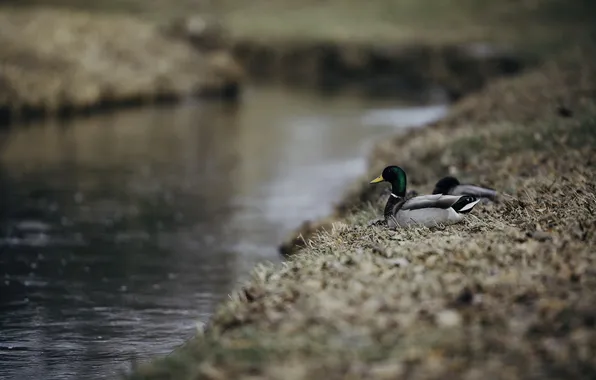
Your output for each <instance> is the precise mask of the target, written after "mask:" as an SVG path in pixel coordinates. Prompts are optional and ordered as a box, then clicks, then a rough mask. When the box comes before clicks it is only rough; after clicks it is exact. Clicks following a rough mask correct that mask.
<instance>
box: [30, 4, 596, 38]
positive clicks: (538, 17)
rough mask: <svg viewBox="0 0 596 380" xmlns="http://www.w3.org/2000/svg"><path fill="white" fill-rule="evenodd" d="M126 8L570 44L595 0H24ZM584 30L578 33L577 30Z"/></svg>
mask: <svg viewBox="0 0 596 380" xmlns="http://www.w3.org/2000/svg"><path fill="white" fill-rule="evenodd" d="M19 4H20V5H39V4H44V5H53V6H63V7H75V8H82V9H87V10H89V9H91V10H99V11H103V12H105V11H109V12H126V13H132V14H135V15H140V16H142V17H145V18H147V19H150V20H153V21H158V22H164V21H167V20H168V19H171V18H176V17H180V16H187V15H189V14H197V13H199V14H203V15H208V16H213V17H218V18H221V19H222V20H223V22H224V23H225V25H226V26H227V27H228V28H229V29H230V31H231V33H232V35H233V36H234V37H235V38H236V39H244V40H265V41H272V40H273V41H286V42H288V41H292V40H300V41H305V40H306V41H311V42H312V41H327V42H334V43H342V42H351V43H354V42H365V43H379V44H384V43H393V44H395V43H398V44H402V43H404V42H405V43H407V44H411V43H418V44H422V43H423V44H431V45H443V44H453V43H455V44H461V43H466V42H477V41H480V42H486V41H489V42H494V43H499V44H515V45H518V46H524V47H529V46H533V48H536V46H539V45H540V46H543V45H548V46H551V45H552V44H561V43H563V44H565V43H566V42H567V41H569V39H570V38H578V37H579V36H581V33H582V32H583V30H582V29H583V25H584V24H585V22H586V21H587V22H590V21H591V18H590V16H589V15H590V14H592V13H591V12H592V11H593V10H594V5H593V4H592V2H591V1H590V0H576V1H574V2H569V1H564V0H531V1H517V0H515V1H514V0H504V1H482V2H479V1H477V0H400V1H393V0H375V1H371V2H368V3H366V4H364V3H362V2H361V1H358V0H325V1H322V0H308V1H296V0H274V1H271V0H254V1H250V2H247V1H239V0H220V1H206V0H175V1H168V0H150V1H139V0H106V1H102V2H89V1H81V0H51V1H47V0H26V1H21V2H19ZM578 32H580V33H578Z"/></svg>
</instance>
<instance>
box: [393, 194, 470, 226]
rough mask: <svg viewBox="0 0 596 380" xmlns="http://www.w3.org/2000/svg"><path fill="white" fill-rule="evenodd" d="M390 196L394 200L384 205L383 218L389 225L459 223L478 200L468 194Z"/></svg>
mask: <svg viewBox="0 0 596 380" xmlns="http://www.w3.org/2000/svg"><path fill="white" fill-rule="evenodd" d="M391 198H393V199H395V201H392V200H391V199H389V200H388V202H387V206H386V207H385V219H386V221H387V225H388V226H389V227H406V226H410V225H419V226H426V227H435V226H437V225H439V224H444V225H449V224H455V223H459V222H461V221H462V220H463V218H464V215H465V214H467V213H469V212H470V211H472V209H473V208H474V206H476V204H477V203H478V202H479V201H480V200H479V199H476V198H475V197H472V196H468V195H463V196H458V195H442V194H433V195H421V196H417V197H414V198H410V199H406V200H401V201H400V200H398V198H395V197H393V196H391ZM394 203H395V204H394ZM388 207H389V209H388Z"/></svg>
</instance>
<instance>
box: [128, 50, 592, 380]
mask: <svg viewBox="0 0 596 380" xmlns="http://www.w3.org/2000/svg"><path fill="white" fill-rule="evenodd" d="M595 58H596V52H595V51H594V50H593V49H592V48H577V49H572V50H570V51H569V52H568V54H565V55H563V56H561V57H559V58H558V59H554V60H552V61H550V62H548V63H546V64H545V65H544V66H543V67H541V68H539V69H537V70H534V71H532V72H528V73H526V74H524V75H522V76H520V77H517V78H512V79H506V80H501V81H499V82H495V83H493V84H492V85H489V86H488V87H487V88H486V89H485V90H483V91H482V92H481V93H479V94H477V95H474V96H472V97H469V98H467V99H466V100H464V101H462V102H461V103H460V104H459V105H457V106H456V107H455V109H454V110H453V112H452V114H451V115H450V116H449V117H448V118H447V119H445V120H443V121H440V122H438V123H436V124H434V125H432V126H430V127H428V128H425V129H422V130H416V131H412V132H410V133H408V134H406V135H404V136H399V137H396V138H394V139H389V140H387V141H383V142H381V143H380V144H379V146H378V148H377V149H376V150H375V152H374V154H373V156H372V167H371V171H370V173H369V175H368V176H366V178H363V181H362V183H361V184H358V185H357V186H355V188H354V190H353V192H352V193H351V194H349V195H348V196H347V197H346V199H345V200H344V202H343V203H342V205H343V207H341V208H340V211H339V212H338V215H337V216H336V217H335V218H332V222H333V223H330V224H328V225H327V229H326V231H324V232H320V233H318V234H317V235H316V236H314V237H311V239H310V240H309V243H308V244H307V246H306V247H305V248H302V249H300V250H299V251H298V252H297V253H296V254H295V255H293V256H292V257H291V258H290V259H289V260H288V262H287V263H285V264H284V265H283V266H282V267H281V268H275V267H260V268H257V269H256V270H255V271H254V275H253V278H252V279H251V280H250V281H249V282H248V283H247V284H246V285H245V286H243V287H242V288H240V289H238V290H237V291H236V292H235V293H234V294H233V296H232V298H231V299H230V300H229V301H227V302H225V303H224V304H223V305H221V307H220V308H219V310H218V312H217V314H216V315H215V316H214V317H213V319H212V321H211V322H210V324H209V328H208V329H206V331H204V333H202V334H200V336H198V337H197V338H195V339H193V340H192V341H190V342H189V343H188V344H187V345H186V346H185V347H183V348H181V349H180V350H178V351H176V352H175V353H173V354H172V355H170V356H169V357H168V358H166V359H162V360H159V361H156V362H154V363H151V364H149V365H142V366H139V367H138V368H136V371H135V372H134V373H133V374H132V375H130V377H129V378H130V379H225V378H239V379H240V378H241V379H261V378H267V379H310V378H326V379H360V378H372V379H398V378H404V379H405V378H407V379H444V378H462V379H486V378H490V379H501V378H502V379H521V378H523V379H544V378H553V379H554V378H585V379H589V378H594V377H595V376H596V359H595V358H596V307H595V306H594V305H596V256H595V255H594V252H595V248H596V195H595V194H596V67H594V65H593V62H594V59H595ZM387 164H398V165H400V166H402V167H404V168H405V169H406V171H407V173H408V174H409V178H410V182H411V184H412V186H411V188H416V189H417V190H418V191H421V192H424V191H430V190H431V189H432V185H433V184H434V182H435V181H436V179H437V178H439V177H440V176H442V175H445V174H447V173H452V174H456V175H458V176H459V177H461V178H462V179H464V180H468V181H470V182H474V183H481V184H486V185H490V186H493V187H495V188H497V189H499V190H500V191H501V192H502V193H503V196H502V197H501V201H500V202H499V203H497V204H489V205H482V206H479V207H477V208H476V209H475V210H474V212H473V213H472V214H471V215H469V217H468V218H467V219H466V221H465V222H464V223H462V224H459V225H454V226H449V227H443V228H435V229H428V228H409V229H399V230H397V231H393V230H388V229H386V228H382V227H368V223H369V222H370V221H371V220H372V219H374V218H376V217H377V216H379V215H380V213H381V212H380V210H381V207H382V204H383V202H384V201H385V197H384V196H382V193H383V191H382V190H381V187H378V186H377V187H373V186H371V185H368V184H365V180H366V179H370V178H372V177H371V176H376V175H377V174H378V172H379V170H380V169H381V168H382V167H383V166H384V165H387ZM369 177H370V178H369Z"/></svg>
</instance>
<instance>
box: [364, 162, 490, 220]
mask: <svg viewBox="0 0 596 380" xmlns="http://www.w3.org/2000/svg"><path fill="white" fill-rule="evenodd" d="M380 182H389V183H390V184H391V193H390V195H389V199H388V200H387V204H386V205H385V210H384V217H385V223H386V225H387V226H388V227H390V228H395V227H398V226H399V227H406V226H409V225H422V226H426V227H435V226H437V225H439V224H443V225H450V224H455V223H459V222H461V221H462V220H463V219H464V216H465V215H466V214H468V213H469V212H470V211H472V209H473V208H474V206H476V204H478V202H479V201H480V199H478V198H476V197H475V196H472V195H448V194H431V195H418V196H414V197H411V198H410V197H407V196H406V186H407V176H406V172H405V171H404V170H403V169H402V168H400V167H399V166H395V165H391V166H387V167H386V168H385V169H383V172H382V173H381V175H379V176H378V177H376V178H375V179H373V180H372V181H370V183H371V184H375V183H380Z"/></svg>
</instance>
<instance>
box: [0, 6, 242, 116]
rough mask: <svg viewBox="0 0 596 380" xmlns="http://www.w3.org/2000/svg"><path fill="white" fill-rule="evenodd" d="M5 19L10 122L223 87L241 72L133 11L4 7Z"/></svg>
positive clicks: (4, 76) (4, 92) (4, 99)
mask: <svg viewBox="0 0 596 380" xmlns="http://www.w3.org/2000/svg"><path fill="white" fill-rule="evenodd" d="M0 23H1V24H2V34H1V35H0V57H1V58H2V60H1V63H0V116H1V117H0V119H2V121H4V122H6V121H10V120H14V119H19V118H21V117H25V118H27V117H31V116H33V117H36V116H41V115H44V114H58V113H69V112H76V111H81V110H83V111H84V110H91V109H95V108H101V107H105V106H114V105H122V104H138V103H147V102H153V101H156V100H166V99H177V98H180V97H185V96H190V95H195V94H207V93H217V92H219V91H221V90H223V89H225V87H226V86H227V85H228V84H229V83H232V84H233V83H237V81H238V80H239V79H240V77H239V76H234V75H226V74H225V73H226V72H225V71H222V70H221V69H220V67H219V66H220V63H219V62H220V61H221V58H219V57H213V56H209V55H204V54H201V53H199V52H197V51H195V50H194V49H193V48H192V47H190V46H188V45H187V44H185V43H183V42H182V41H179V40H176V39H172V38H167V37H166V36H164V35H163V34H162V33H161V32H160V30H159V29H158V28H156V27H155V26H154V25H153V24H151V23H148V22H145V21H141V20H138V19H136V18H134V17H130V16H126V15H106V14H91V13H87V12H84V11H71V10H55V9H48V8H35V9H22V8H18V9H15V8H0ZM222 72H223V73H224V75H222Z"/></svg>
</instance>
